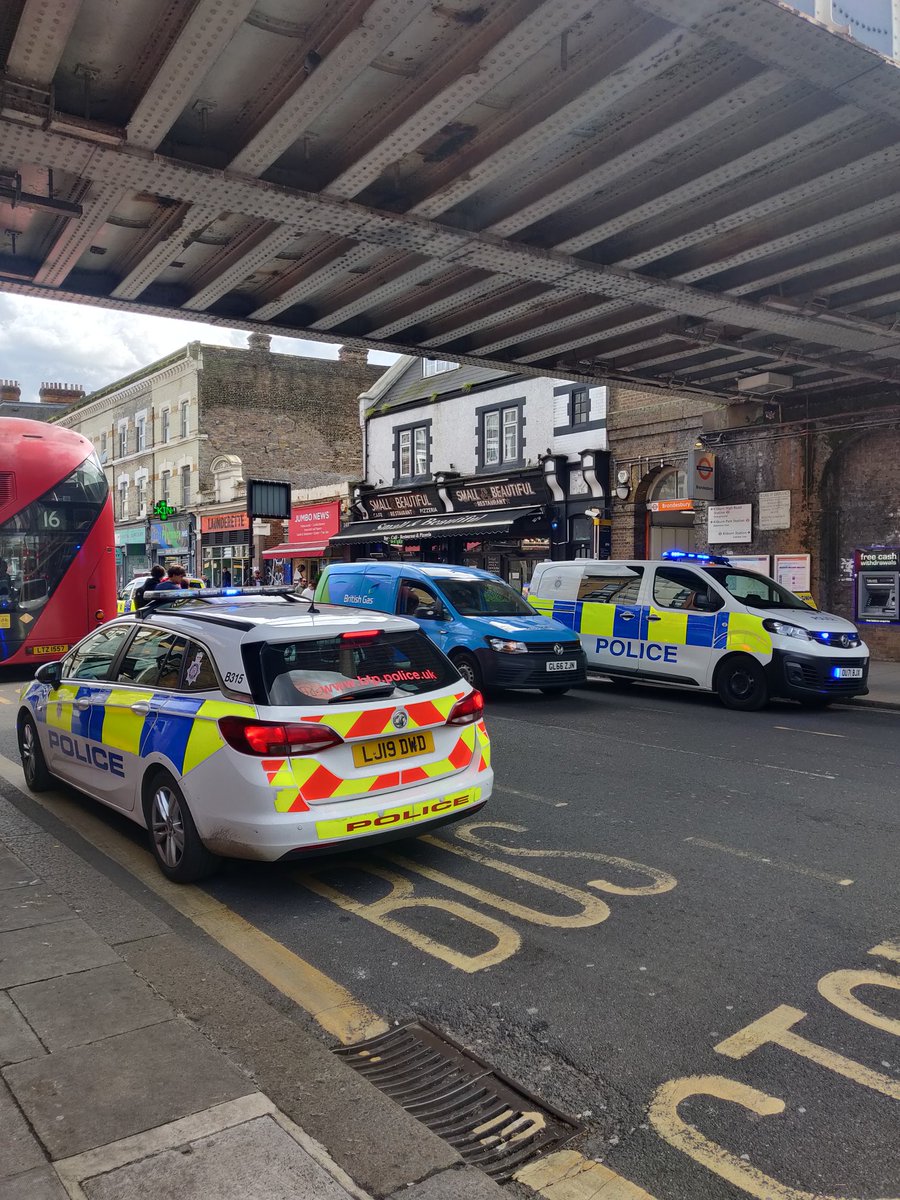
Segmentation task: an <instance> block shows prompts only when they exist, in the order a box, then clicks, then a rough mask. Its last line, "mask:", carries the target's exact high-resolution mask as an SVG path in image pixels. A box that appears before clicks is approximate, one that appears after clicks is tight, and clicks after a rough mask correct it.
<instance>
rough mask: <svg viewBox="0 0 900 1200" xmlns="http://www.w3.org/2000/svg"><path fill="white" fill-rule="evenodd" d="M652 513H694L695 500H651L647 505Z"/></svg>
mask: <svg viewBox="0 0 900 1200" xmlns="http://www.w3.org/2000/svg"><path fill="white" fill-rule="evenodd" d="M647 508H648V509H649V510H650V512H693V511H694V502H693V500H651V501H650V503H649V504H648V505H647Z"/></svg>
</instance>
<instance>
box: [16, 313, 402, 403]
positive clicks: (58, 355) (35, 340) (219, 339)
mask: <svg viewBox="0 0 900 1200" xmlns="http://www.w3.org/2000/svg"><path fill="white" fill-rule="evenodd" d="M197 341H200V342H207V343H212V344H214V345H220V346H246V344H247V334H246V332H245V331H244V330H241V329H224V328H222V327H220V326H218V325H206V324H203V323H202V322H199V321H183V320H179V319H178V318H170V317H148V316H143V315H141V314H139V313H125V312H121V311H119V310H118V309H109V308H94V307H90V306H88V305H80V304H69V303H67V302H65V301H60V300H42V299H38V298H35V297H31V296H12V295H3V294H2V293H0V377H3V378H5V379H16V380H18V382H19V384H20V386H21V388H22V399H23V400H37V397H38V389H39V388H40V385H41V384H42V383H44V382H53V383H69V384H80V385H81V386H82V387H83V388H84V389H85V391H88V392H93V391H96V390H97V388H101V387H105V386H106V385H107V384H109V383H114V382H115V380H117V379H121V378H122V376H123V375H130V374H131V373H132V372H133V371H138V370H140V369H141V367H145V366H147V365H148V363H151V362H153V361H154V360H155V359H157V358H162V357H163V356H164V355H166V354H171V353H172V351H174V350H177V349H179V347H181V346H184V345H186V344H187V343H188V342H197ZM272 349H273V350H276V351H278V353H280V354H301V355H306V356H309V357H312V358H337V346H333V345H330V344H328V343H325V342H312V341H303V340H301V339H299V338H287V337H279V336H275V337H273V339H272ZM396 357H397V356H396V355H394V354H387V353H384V352H382V351H378V350H373V351H370V353H369V362H370V363H376V364H379V365H382V364H383V365H389V364H390V363H392V362H394V361H395V360H396Z"/></svg>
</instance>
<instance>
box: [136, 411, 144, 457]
mask: <svg viewBox="0 0 900 1200" xmlns="http://www.w3.org/2000/svg"><path fill="white" fill-rule="evenodd" d="M134 448H135V451H136V452H137V453H138V454H140V452H141V451H142V450H145V449H146V448H147V419H146V417H138V419H137V420H136V421H135V423H134Z"/></svg>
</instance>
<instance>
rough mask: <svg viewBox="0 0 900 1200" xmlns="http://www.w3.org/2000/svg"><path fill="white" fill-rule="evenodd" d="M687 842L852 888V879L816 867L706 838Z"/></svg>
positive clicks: (692, 839) (687, 839)
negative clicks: (767, 856) (784, 860)
mask: <svg viewBox="0 0 900 1200" xmlns="http://www.w3.org/2000/svg"><path fill="white" fill-rule="evenodd" d="M684 840H685V841H686V842H690V844H691V845H692V846H702V847H703V848H704V850H720V851H721V852H722V854H732V855H734V857H735V858H746V859H749V860H750V862H756V863H762V864H763V865H764V866H767V867H774V868H775V870H776V871H790V872H791V873H792V874H794V875H806V876H808V877H809V878H811V879H821V880H822V882H823V883H834V884H837V886H838V887H850V885H851V884H852V883H853V880H852V879H841V877H840V876H839V875H829V874H828V872H827V871H817V870H816V868H815V867H804V866H801V865H800V864H799V863H789V862H782V861H780V860H779V859H777V858H766V856H765V855H763V854H754V853H753V852H752V851H750V850H739V849H738V848H737V847H736V846H724V845H722V843H721V842H710V841H707V840H706V838H698V837H686V838H685V839H684Z"/></svg>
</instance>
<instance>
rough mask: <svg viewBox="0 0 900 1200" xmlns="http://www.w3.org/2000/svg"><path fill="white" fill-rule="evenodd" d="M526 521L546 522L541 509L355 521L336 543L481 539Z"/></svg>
mask: <svg viewBox="0 0 900 1200" xmlns="http://www.w3.org/2000/svg"><path fill="white" fill-rule="evenodd" d="M523 517H535V518H536V519H537V520H542V519H543V512H542V511H541V509H540V508H534V507H531V508H491V509H486V510H484V511H482V512H456V513H439V514H437V515H435V516H433V517H403V518H401V519H399V520H392V521H355V522H354V523H353V524H352V525H348V526H347V527H346V528H345V529H342V530H341V532H340V533H338V534H336V535H335V536H334V537H333V538H332V539H331V541H332V543H335V542H337V543H341V542H384V541H387V539H388V538H397V537H399V538H417V537H452V536H453V535H454V534H460V535H465V536H467V537H468V536H472V537H477V536H478V534H479V533H498V532H500V533H502V532H505V531H507V530H509V529H512V527H513V525H514V524H515V523H516V521H519V520H521V519H522V518H523Z"/></svg>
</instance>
